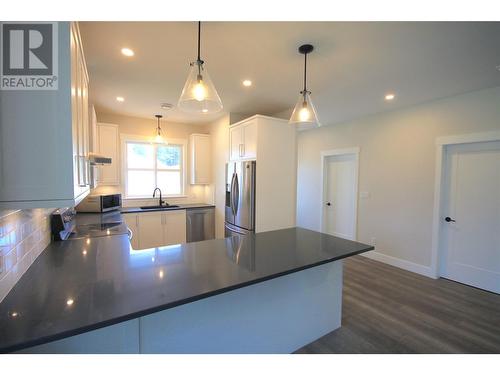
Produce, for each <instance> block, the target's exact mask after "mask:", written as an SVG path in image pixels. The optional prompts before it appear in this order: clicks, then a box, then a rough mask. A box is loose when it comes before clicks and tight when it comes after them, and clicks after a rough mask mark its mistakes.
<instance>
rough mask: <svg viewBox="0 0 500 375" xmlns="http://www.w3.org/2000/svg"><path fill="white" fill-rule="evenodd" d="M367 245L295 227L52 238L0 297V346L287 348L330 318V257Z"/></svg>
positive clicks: (334, 270)
mask: <svg viewBox="0 0 500 375" xmlns="http://www.w3.org/2000/svg"><path fill="white" fill-rule="evenodd" d="M372 249H373V247H372V246H369V245H364V244H361V243H358V242H353V241H348V240H344V239H341V238H337V237H333V236H330V235H326V234H322V233H318V232H314V231H311V230H307V229H303V228H296V227H295V228H289V229H282V230H276V231H270V232H263V233H258V234H252V235H248V236H244V237H231V238H226V239H218V240H209V241H202V242H195V243H189V244H182V245H173V246H165V247H159V248H153V249H148V250H134V249H132V248H131V246H130V241H129V239H128V237H127V236H126V235H116V236H108V237H100V238H92V239H82V240H72V241H64V242H54V243H52V244H50V245H49V247H48V248H47V249H45V250H44V252H43V253H42V254H41V255H40V256H39V258H38V259H37V260H36V261H35V263H34V264H33V265H32V267H31V268H30V269H29V270H28V271H27V272H26V274H25V275H24V276H23V277H22V278H21V280H20V281H19V282H18V284H17V285H16V286H15V287H14V288H13V290H12V291H11V292H10V293H9V295H8V296H7V297H6V298H5V299H4V300H3V301H2V302H1V303H0V351H1V352H14V351H21V352H24V353H289V352H292V351H294V350H296V349H298V348H300V347H302V346H303V345H306V344H307V343H309V342H311V341H313V340H315V339H317V338H318V337H321V336H323V335H324V334H326V333H328V332H330V331H332V330H334V329H336V328H338V327H340V321H341V301H342V262H341V259H343V258H346V257H349V256H352V255H355V254H360V253H363V252H366V251H369V250H372Z"/></svg>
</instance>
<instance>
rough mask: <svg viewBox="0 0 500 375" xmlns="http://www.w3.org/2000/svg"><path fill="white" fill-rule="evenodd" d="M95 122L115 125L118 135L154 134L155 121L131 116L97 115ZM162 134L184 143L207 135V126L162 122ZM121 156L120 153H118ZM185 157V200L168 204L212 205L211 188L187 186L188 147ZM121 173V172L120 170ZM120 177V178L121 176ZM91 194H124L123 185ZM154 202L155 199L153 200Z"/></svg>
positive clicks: (133, 203)
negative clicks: (182, 140) (193, 137)
mask: <svg viewBox="0 0 500 375" xmlns="http://www.w3.org/2000/svg"><path fill="white" fill-rule="evenodd" d="M97 121H98V122H106V123H111V124H116V125H118V127H119V132H120V134H131V135H139V136H151V137H152V136H153V135H154V134H155V129H156V126H157V122H156V119H143V118H138V117H131V116H123V115H119V114H111V113H101V112H98V113H97ZM161 128H162V134H163V136H164V137H166V138H176V139H184V140H186V142H188V140H189V135H191V134H193V133H199V134H207V133H208V126H207V125H198V124H181V123H172V122H168V121H165V120H163V121H162V123H161ZM119 155H120V156H121V155H122V153H121V151H120V152H119ZM186 157H187V163H186V166H187V173H188V179H187V181H188V182H187V184H186V191H185V195H186V197H185V198H168V199H167V201H168V203H171V204H174V203H177V204H178V203H213V202H212V199H213V197H212V195H211V194H210V192H211V188H210V187H207V186H205V185H191V184H189V173H190V172H191V171H190V161H189V145H188V149H186ZM120 171H121V170H120ZM121 177H122V176H121ZM93 193H97V194H109V193H122V194H123V193H124V187H123V185H119V186H99V187H98V188H97V189H95V190H94V191H93ZM151 194H153V190H152V189H151ZM155 201H156V199H155ZM149 203H150V201H148V200H135V199H134V200H129V201H127V200H125V201H124V203H123V204H124V206H140V205H143V204H149Z"/></svg>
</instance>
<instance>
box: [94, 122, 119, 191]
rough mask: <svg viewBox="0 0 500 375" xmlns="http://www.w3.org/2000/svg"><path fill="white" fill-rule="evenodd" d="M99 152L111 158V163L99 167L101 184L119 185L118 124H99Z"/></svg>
mask: <svg viewBox="0 0 500 375" xmlns="http://www.w3.org/2000/svg"><path fill="white" fill-rule="evenodd" d="M97 133H98V135H99V136H98V141H99V142H98V143H99V154H101V155H104V156H106V157H109V158H111V164H108V165H103V166H100V167H99V180H98V181H99V184H101V185H119V184H120V169H119V165H118V164H119V163H118V125H114V124H104V123H99V124H97Z"/></svg>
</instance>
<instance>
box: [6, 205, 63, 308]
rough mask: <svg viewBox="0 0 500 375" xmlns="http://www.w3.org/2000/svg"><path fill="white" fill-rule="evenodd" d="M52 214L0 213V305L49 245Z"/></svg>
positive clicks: (29, 212)
mask: <svg viewBox="0 0 500 375" xmlns="http://www.w3.org/2000/svg"><path fill="white" fill-rule="evenodd" d="M53 210H54V209H45V208H39V209H33V210H7V211H6V210H0V302H1V301H2V300H3V299H4V298H5V296H6V295H7V294H8V293H9V291H10V290H11V289H12V288H13V287H14V285H15V284H16V283H17V282H18V280H19V279H20V278H21V276H22V275H23V274H24V273H25V272H26V271H27V270H28V268H29V267H30V266H31V265H32V264H33V262H34V261H35V259H36V258H37V257H38V255H40V253H41V252H42V251H43V250H44V249H45V248H46V247H47V245H48V244H49V243H50V213H51V212H52V211H53Z"/></svg>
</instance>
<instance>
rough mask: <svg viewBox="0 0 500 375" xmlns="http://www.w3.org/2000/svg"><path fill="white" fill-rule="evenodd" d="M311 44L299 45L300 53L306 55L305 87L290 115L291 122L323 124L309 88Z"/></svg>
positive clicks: (313, 124)
mask: <svg viewBox="0 0 500 375" xmlns="http://www.w3.org/2000/svg"><path fill="white" fill-rule="evenodd" d="M313 49H314V47H313V46H312V45H311V44H304V45H302V46H300V47H299V53H302V54H303V55H304V89H303V90H302V91H301V92H300V96H299V100H298V101H297V104H296V105H295V108H294V109H293V112H292V117H290V121H289V123H290V124H299V125H300V124H304V125H312V126H321V124H320V123H319V120H318V115H317V114H316V108H314V105H313V103H312V101H311V92H310V91H308V90H307V54H308V53H311V52H312V51H313Z"/></svg>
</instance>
